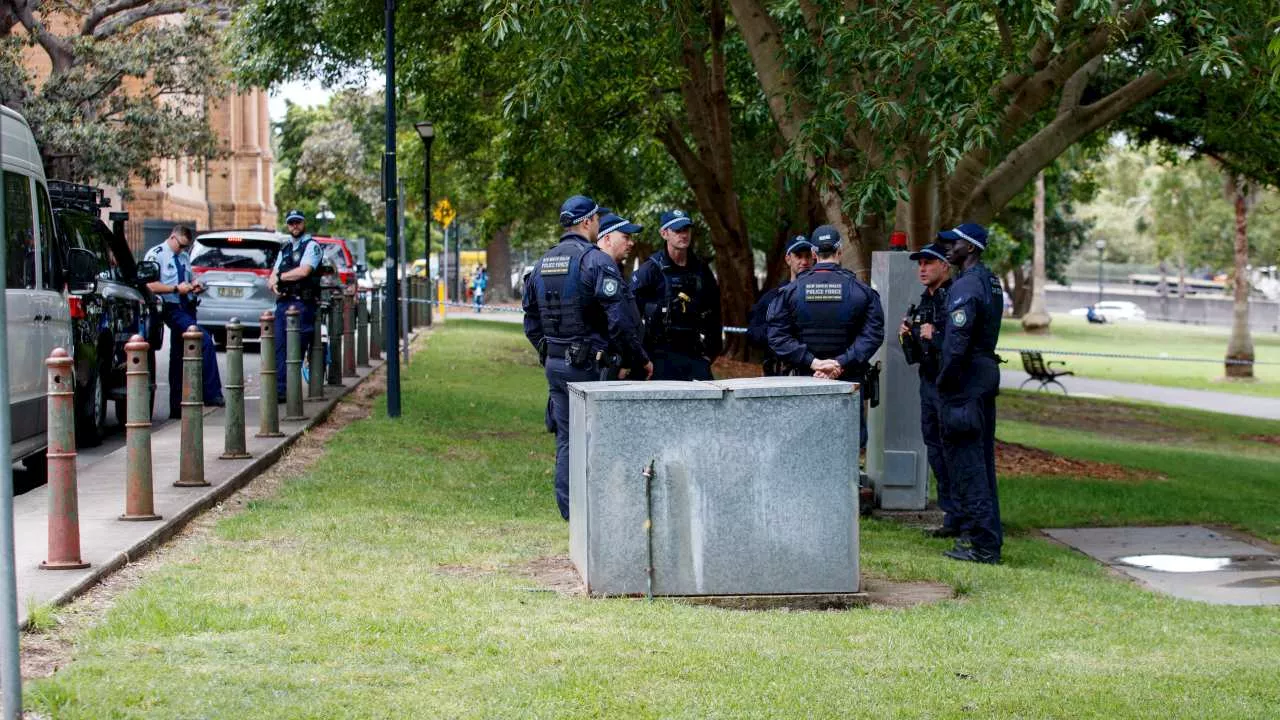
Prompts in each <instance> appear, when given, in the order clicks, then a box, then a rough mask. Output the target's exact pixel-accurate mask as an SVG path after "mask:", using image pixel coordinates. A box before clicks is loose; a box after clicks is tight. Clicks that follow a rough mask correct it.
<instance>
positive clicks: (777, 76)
mask: <svg viewBox="0 0 1280 720" xmlns="http://www.w3.org/2000/svg"><path fill="white" fill-rule="evenodd" d="M729 5H730V6H731V7H732V8H733V16H734V18H735V19H736V20H737V21H738V27H739V28H741V30H742V37H743V39H744V40H745V41H746V43H747V51H748V52H749V53H750V54H751V62H752V64H753V65H754V66H755V69H756V76H757V77H758V78H759V79H760V86H761V88H762V89H763V90H764V94H765V98H766V99H767V100H768V102H769V112H770V113H771V114H772V115H773V120H774V122H776V123H777V124H778V130H779V131H780V132H781V133H782V137H783V139H784V140H786V141H787V143H788V144H792V143H795V142H796V140H797V138H799V136H800V129H801V126H802V125H803V122H804V118H806V117H808V115H809V104H808V102H806V101H805V100H804V98H803V97H802V96H801V95H800V92H799V90H798V88H797V82H796V79H795V77H793V76H792V74H791V71H790V70H789V69H788V68H787V67H786V64H785V61H784V57H785V54H786V53H785V50H784V48H783V46H782V31H781V29H780V28H779V27H778V23H777V22H776V21H775V20H774V19H773V17H771V16H770V15H769V12H768V11H767V10H766V9H765V7H764V5H763V4H762V3H761V2H760V0H729Z"/></svg>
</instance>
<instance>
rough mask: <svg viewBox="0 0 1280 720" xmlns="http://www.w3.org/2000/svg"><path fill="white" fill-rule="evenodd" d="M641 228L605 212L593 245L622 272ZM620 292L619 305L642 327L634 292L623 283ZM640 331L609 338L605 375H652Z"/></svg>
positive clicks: (642, 376) (651, 365)
mask: <svg viewBox="0 0 1280 720" xmlns="http://www.w3.org/2000/svg"><path fill="white" fill-rule="evenodd" d="M643 231H644V226H643V225H636V224H635V223H633V222H631V221H629V220H627V219H626V218H623V217H621V216H619V215H615V214H614V213H606V214H605V215H604V216H603V217H601V218H600V237H599V239H597V240H596V247H598V248H600V249H601V250H603V251H604V254H605V255H608V256H609V257H610V258H611V259H612V260H613V262H614V264H615V265H617V266H618V271H619V273H621V271H622V263H623V261H624V260H626V259H627V256H628V255H630V254H631V249H632V248H634V247H635V244H636V242H635V238H634V237H633V236H634V235H638V234H640V233H641V232H643ZM622 294H623V299H622V301H621V305H622V306H623V307H622V309H623V311H624V312H626V313H627V314H628V315H629V316H630V322H631V325H632V326H634V327H636V328H640V327H642V324H641V320H640V310H639V308H638V307H637V306H636V298H635V296H634V295H633V294H632V293H631V286H630V285H627V284H626V283H623V285H622ZM640 335H641V333H637V334H635V335H625V336H623V335H621V333H619V336H618V337H611V338H610V343H609V355H610V358H611V364H612V366H611V367H610V368H609V372H608V378H607V379H609V380H625V379H626V378H627V377H628V376H630V377H638V378H641V379H645V380H647V379H648V378H649V377H650V376H651V375H653V363H652V362H650V360H649V356H648V355H647V354H646V353H645V351H644V345H643V343H642V342H641V337H640ZM632 340H634V344H632V345H631V346H630V347H628V346H627V345H626V343H627V342H631V341H632ZM615 358H616V360H615Z"/></svg>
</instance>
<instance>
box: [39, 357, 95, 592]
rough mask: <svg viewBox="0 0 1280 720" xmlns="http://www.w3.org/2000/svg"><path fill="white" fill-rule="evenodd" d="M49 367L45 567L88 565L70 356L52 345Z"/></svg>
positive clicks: (41, 564) (66, 568)
mask: <svg viewBox="0 0 1280 720" xmlns="http://www.w3.org/2000/svg"><path fill="white" fill-rule="evenodd" d="M45 366H46V367H48V368H49V450H48V458H49V559H48V560H45V561H44V562H42V563H40V567H41V569H44V570H79V569H81V568H87V567H89V563H87V562H84V561H82V560H81V559H80V508H79V503H78V502H77V500H76V390H75V378H74V377H73V375H72V371H71V357H70V356H69V355H67V351H66V350H63V349H62V348H54V350H53V354H52V355H50V356H49V359H48V360H46V361H45Z"/></svg>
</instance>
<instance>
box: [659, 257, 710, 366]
mask: <svg viewBox="0 0 1280 720" xmlns="http://www.w3.org/2000/svg"><path fill="white" fill-rule="evenodd" d="M689 258H690V259H689V264H688V265H686V266H685V267H680V266H678V265H676V264H675V263H673V262H671V260H670V258H667V262H666V263H663V262H662V260H661V259H660V256H659V255H654V256H652V257H651V258H650V262H652V263H653V264H655V265H657V267H658V269H659V270H660V271H661V272H662V284H663V286H664V288H665V291H666V292H665V295H664V296H663V298H662V310H663V313H662V324H663V326H662V328H661V333H662V334H663V335H665V337H666V339H667V342H668V343H669V344H671V345H673V346H676V347H679V348H681V349H684V350H686V351H687V352H694V353H696V352H701V348H700V346H701V344H702V328H703V319H704V318H703V316H704V315H705V314H706V312H707V308H705V307H702V305H701V302H702V272H701V271H700V266H698V265H696V264H695V263H696V261H695V260H694V259H693V256H692V255H690V256H689Z"/></svg>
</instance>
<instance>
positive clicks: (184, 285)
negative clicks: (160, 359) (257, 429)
mask: <svg viewBox="0 0 1280 720" xmlns="http://www.w3.org/2000/svg"><path fill="white" fill-rule="evenodd" d="M194 244H195V235H194V233H193V232H192V231H191V228H189V227H187V226H186V225H175V226H174V227H173V230H172V231H170V232H169V237H168V238H166V239H165V241H164V242H162V243H160V244H159V245H156V246H155V247H153V248H151V249H150V250H148V251H147V254H146V255H145V256H144V259H146V260H150V261H152V262H154V263H156V264H157V265H159V266H160V279H159V280H157V281H155V282H151V283H147V289H149V290H150V291H151V292H153V293H155V294H156V296H157V297H159V298H160V301H161V303H163V304H162V305H161V311H160V317H161V319H162V320H163V321H164V324H165V325H166V326H168V328H169V417H171V418H178V417H181V416H182V334H183V333H185V332H186V331H187V328H189V327H191V326H192V325H196V326H197V327H199V323H197V322H196V305H197V303H198V301H197V300H196V295H198V294H200V293H202V292H204V289H205V288H204V285H203V284H201V283H200V282H199V281H198V280H196V279H195V276H194V275H193V274H192V272H191V257H190V255H189V250H190V248H191V246H192V245H194ZM200 332H201V333H203V335H204V344H203V345H202V347H201V353H200V354H201V362H202V365H201V371H202V373H203V380H204V383H203V395H202V396H201V397H203V398H204V404H205V405H217V406H222V405H226V401H225V400H223V398H222V376H221V375H220V374H219V373H218V352H217V348H216V347H215V345H214V342H213V337H212V336H210V335H209V331H207V330H205V329H203V328H201V329H200Z"/></svg>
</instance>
